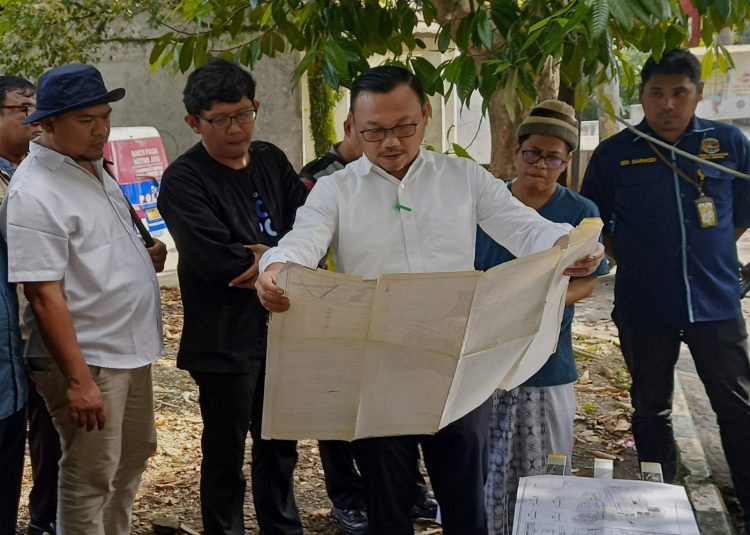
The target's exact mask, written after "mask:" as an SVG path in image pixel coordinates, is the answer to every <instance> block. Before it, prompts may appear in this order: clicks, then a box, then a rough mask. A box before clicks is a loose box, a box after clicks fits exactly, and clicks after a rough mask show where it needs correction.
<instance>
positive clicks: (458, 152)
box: [452, 143, 474, 160]
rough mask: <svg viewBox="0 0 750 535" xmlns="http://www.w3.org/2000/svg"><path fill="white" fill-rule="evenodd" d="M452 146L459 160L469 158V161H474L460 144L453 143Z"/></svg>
mask: <svg viewBox="0 0 750 535" xmlns="http://www.w3.org/2000/svg"><path fill="white" fill-rule="evenodd" d="M452 146H453V152H454V153H455V155H456V156H458V157H459V158H468V159H469V160H473V159H474V158H472V157H471V154H469V152H468V151H467V150H466V149H465V148H463V147H462V146H461V145H459V144H458V143H453V144H452Z"/></svg>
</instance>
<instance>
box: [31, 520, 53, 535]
mask: <svg viewBox="0 0 750 535" xmlns="http://www.w3.org/2000/svg"><path fill="white" fill-rule="evenodd" d="M26 533H27V535H55V523H54V522H52V523H50V524H47V525H41V526H40V525H36V524H29V527H28V529H27V530H26Z"/></svg>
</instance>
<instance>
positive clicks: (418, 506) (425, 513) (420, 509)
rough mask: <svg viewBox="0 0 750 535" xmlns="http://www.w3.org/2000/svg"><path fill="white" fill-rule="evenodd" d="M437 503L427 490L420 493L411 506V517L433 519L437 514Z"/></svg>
mask: <svg viewBox="0 0 750 535" xmlns="http://www.w3.org/2000/svg"><path fill="white" fill-rule="evenodd" d="M437 509H438V503H437V501H435V498H433V497H432V496H430V494H429V493H428V492H424V493H420V494H419V496H417V499H416V501H415V502H414V505H412V507H411V517H412V518H427V519H429V520H435V517H436V516H437Z"/></svg>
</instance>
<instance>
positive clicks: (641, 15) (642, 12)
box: [627, 0, 651, 23]
mask: <svg viewBox="0 0 750 535" xmlns="http://www.w3.org/2000/svg"><path fill="white" fill-rule="evenodd" d="M643 1H645V2H650V1H651V0H628V2H627V4H628V7H629V8H630V9H631V10H632V11H633V15H635V18H637V19H638V20H640V21H641V22H643V23H648V22H649V21H650V20H651V14H650V13H649V12H648V10H647V9H644V7H643V6H642V5H641V2H643Z"/></svg>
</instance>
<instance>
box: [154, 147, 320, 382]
mask: <svg viewBox="0 0 750 535" xmlns="http://www.w3.org/2000/svg"><path fill="white" fill-rule="evenodd" d="M305 195H306V191H305V188H304V186H303V185H302V183H301V182H300V181H299V179H298V178H297V174H296V173H295V171H294V169H293V168H292V166H291V164H290V163H289V161H288V160H287V158H286V156H285V155H284V153H283V152H282V151H281V150H280V149H279V148H278V147H276V146H274V145H272V144H270V143H266V142H262V141H255V142H253V143H252V145H251V146H250V165H249V166H248V167H247V168H245V169H241V170H234V169H230V168H228V167H226V166H224V165H222V164H220V163H219V162H217V161H216V160H214V159H213V158H212V157H211V156H210V155H209V154H208V152H207V151H206V149H205V147H204V146H203V145H202V144H201V143H198V144H197V145H195V146H193V147H192V148H191V149H189V150H188V151H187V152H185V153H184V154H183V155H182V156H180V157H179V158H177V159H176V160H175V161H174V162H173V163H172V164H171V165H170V166H169V167H168V168H167V169H166V171H165V172H164V176H163V177H162V183H161V189H160V192H159V201H158V206H159V211H160V213H161V215H162V217H163V218H164V221H165V222H166V224H167V228H168V229H169V231H170V233H171V235H172V237H173V238H174V240H175V244H176V245H177V251H178V253H179V255H180V256H179V262H178V266H177V273H178V276H179V279H180V290H181V292H182V302H183V307H184V314H185V318H184V326H183V331H182V339H181V340H180V350H179V353H178V356H177V364H178V366H179V367H180V368H183V369H187V370H191V371H207V372H224V373H231V372H246V371H249V369H250V368H251V366H252V364H251V361H254V360H255V361H257V360H260V359H263V358H265V352H266V344H265V341H266V318H267V314H266V311H265V310H264V309H263V307H261V305H260V303H259V302H258V299H257V296H256V294H255V291H254V290H249V289H243V288H230V287H229V286H228V283H229V281H231V280H232V279H234V278H235V277H236V276H238V275H239V274H241V273H242V272H244V271H246V270H247V269H248V268H249V267H250V266H252V264H253V262H254V260H255V256H254V254H253V253H252V251H250V250H249V249H248V248H247V247H245V246H246V245H251V244H258V243H261V244H264V245H268V246H273V245H276V243H277V242H278V240H279V239H280V238H281V237H282V236H283V235H284V234H285V233H286V232H288V231H289V230H290V229H291V227H292V223H293V221H294V214H295V212H296V210H297V208H298V207H299V206H301V205H302V204H303V203H304V199H305ZM261 229H262V230H261Z"/></svg>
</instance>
